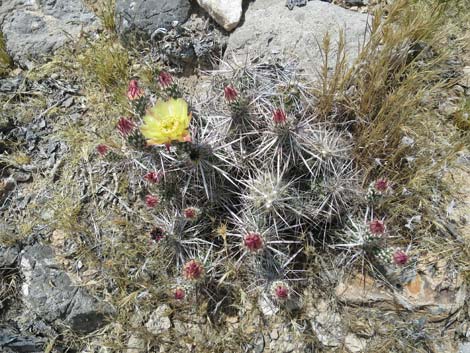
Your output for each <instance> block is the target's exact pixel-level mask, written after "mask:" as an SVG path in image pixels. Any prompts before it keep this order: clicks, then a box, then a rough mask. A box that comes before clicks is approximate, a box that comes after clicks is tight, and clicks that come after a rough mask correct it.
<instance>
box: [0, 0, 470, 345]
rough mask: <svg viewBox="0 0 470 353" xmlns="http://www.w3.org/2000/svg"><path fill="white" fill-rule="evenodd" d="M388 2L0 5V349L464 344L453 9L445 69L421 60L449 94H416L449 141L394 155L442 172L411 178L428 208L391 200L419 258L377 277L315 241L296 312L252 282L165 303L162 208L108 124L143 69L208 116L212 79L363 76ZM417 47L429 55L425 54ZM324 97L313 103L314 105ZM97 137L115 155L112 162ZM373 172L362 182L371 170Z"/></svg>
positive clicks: (462, 131) (459, 37) (463, 66)
mask: <svg viewBox="0 0 470 353" xmlns="http://www.w3.org/2000/svg"><path fill="white" fill-rule="evenodd" d="M382 5H383V4H380V3H375V2H374V3H372V2H371V3H370V4H369V3H367V2H364V1H362V0H361V1H349V0H346V1H345V2H336V3H329V2H324V1H316V0H311V1H306V0H304V1H299V0H289V1H287V2H285V1H284V0H256V1H242V0H232V1H223V0H221V1H216V0H197V1H191V2H190V1H187V0H177V1H176V0H171V1H170V0H168V1H162V0H147V1H128V0H116V2H115V3H114V1H101V2H98V3H92V2H82V1H67V0H55V1H46V0H44V1H42V0H41V1H33V2H31V1H21V0H6V1H3V2H2V3H0V29H1V33H2V36H1V37H0V41H1V43H0V54H1V55H0V61H1V62H0V74H1V78H0V104H1V106H2V110H1V116H0V138H1V140H0V177H1V179H0V214H1V219H0V274H1V282H0V350H1V351H2V352H128V353H138V352H139V353H140V352H286V353H287V352H439V353H457V352H460V353H465V352H470V343H469V342H470V341H469V340H470V306H469V304H470V303H469V300H468V298H469V294H468V293H469V288H468V285H469V284H470V282H469V270H470V259H469V256H470V230H469V222H470V219H469V218H470V216H469V214H470V211H469V210H470V208H469V202H470V201H469V199H468V195H470V190H469V187H470V184H469V180H470V178H469V167H470V165H469V163H470V154H469V152H468V146H469V140H468V129H469V120H468V119H469V115H468V114H470V112H469V109H470V98H469V97H470V55H469V51H468V48H466V47H465V46H464V45H463V44H462V43H464V42H465V39H468V27H465V26H466V25H465V21H464V19H465V17H463V19H460V18H459V16H455V22H453V23H450V24H449V26H448V27H443V28H446V30H449V35H448V36H447V37H446V38H445V40H446V42H445V43H443V42H441V43H439V44H440V45H442V46H445V47H446V48H447V46H448V49H449V52H450V53H449V55H448V57H447V59H446V60H445V62H444V63H441V62H438V60H437V59H436V62H435V63H433V62H432V59H429V60H428V62H431V64H432V65H435V66H439V65H442V68H441V69H440V70H442V71H440V72H441V73H442V76H445V75H446V77H442V78H441V81H439V82H438V84H436V85H438V86H439V91H438V93H436V94H435V95H433V96H432V98H433V99H434V100H433V101H432V102H429V99H430V98H429V97H426V94H422V92H421V91H420V92H416V95H417V96H418V95H420V97H421V94H422V97H423V98H422V99H423V101H425V100H426V99H428V101H427V103H426V104H425V105H426V106H427V107H428V108H429V107H430V109H431V110H432V112H433V114H434V113H435V115H436V119H437V120H436V122H437V123H436V125H423V126H422V129H423V130H426V132H429V131H430V133H429V134H428V135H425V134H424V133H423V135H422V136H433V137H434V136H435V137H436V141H437V142H435V141H433V142H435V143H436V144H437V146H438V147H437V148H435V149H433V150H432V153H431V154H427V151H423V152H422V151H421V150H419V149H416V150H414V151H415V152H413V153H411V154H409V155H408V154H407V153H408V150H407V148H409V146H412V147H413V145H414V144H416V145H418V144H419V143H420V138H421V137H420V136H421V135H420V132H419V131H409V130H407V126H406V125H403V126H402V127H401V130H403V131H402V132H403V134H404V136H406V137H407V138H408V139H406V138H405V139H404V140H403V139H402V140H401V141H402V143H401V144H400V146H401V147H400V153H403V154H401V155H400V156H401V157H400V158H401V159H400V160H406V162H403V163H405V164H406V163H410V164H412V163H413V161H414V160H420V158H423V159H427V160H429V161H431V160H432V163H429V165H426V167H425V168H427V169H429V170H432V171H433V174H432V176H433V177H432V178H431V179H424V177H423V179H420V176H419V175H420V174H416V178H415V179H413V180H411V181H410V183H409V184H407V185H412V186H416V185H417V184H418V185H419V184H420V183H421V182H422V180H425V182H426V183H428V184H429V188H428V189H429V190H431V191H430V192H429V193H428V194H425V195H423V196H420V197H421V199H420V200H419V203H417V204H416V205H418V204H419V206H416V207H418V208H419V209H418V210H415V211H417V212H414V213H413V212H410V211H409V210H405V209H404V208H403V215H402V214H398V211H396V210H402V208H400V207H399V206H400V205H399V203H400V201H396V200H401V199H399V198H397V199H394V200H395V201H391V202H390V204H387V206H386V207H389V209H386V212H385V213H387V214H388V215H390V214H391V213H392V212H395V211H396V212H397V214H392V215H391V217H390V218H392V219H394V222H396V227H397V229H399V231H397V233H400V234H401V233H403V234H406V236H405V235H403V240H400V239H399V240H397V241H396V244H395V243H394V245H399V246H405V247H407V249H408V252H407V254H408V256H409V258H410V261H409V263H408V265H407V266H406V267H405V268H400V269H397V268H392V267H390V268H385V269H377V268H375V267H374V266H372V265H371V264H369V263H367V261H365V260H364V259H362V263H361V261H356V262H354V261H352V259H351V254H350V251H349V250H348V251H344V249H341V247H340V246H337V244H335V243H334V242H333V243H331V242H330V243H328V242H326V243H325V241H324V240H323V241H318V242H316V243H314V244H309V246H307V247H305V249H304V251H303V255H302V256H304V257H305V261H304V268H303V271H304V272H305V275H304V276H303V277H304V278H303V281H304V282H303V284H302V285H301V286H300V287H299V288H300V289H299V291H300V293H299V300H298V301H297V302H296V303H295V304H293V305H292V307H288V308H286V307H280V306H279V305H276V303H274V302H273V301H272V300H271V299H272V298H270V297H269V296H268V295H259V296H254V295H252V293H249V292H245V291H244V290H243V289H241V288H242V287H240V288H239V287H236V288H237V291H238V292H237V294H236V296H234V297H233V298H232V297H230V298H229V299H227V300H225V301H224V300H222V301H220V302H219V303H218V304H217V305H214V303H213V302H211V301H210V300H206V299H204V298H198V299H197V300H195V301H193V302H185V303H183V304H181V303H177V302H175V301H174V300H171V298H170V299H169V298H168V289H167V288H165V286H166V284H167V279H166V277H165V275H164V273H163V272H164V271H163V270H162V269H163V268H165V266H166V264H165V263H166V261H167V259H166V258H165V254H162V253H159V252H158V250H154V249H153V248H152V244H149V240H148V238H147V237H146V235H145V234H146V226H147V223H148V219H149V215H148V213H147V211H146V210H145V207H144V206H143V204H142V198H143V194H142V192H143V191H142V188H143V186H142V182H141V181H140V179H139V178H140V177H139V175H140V174H139V173H141V171H142V170H141V166H140V165H139V159H138V158H137V157H135V156H136V155H135V154H133V152H132V151H129V150H128V149H127V147H126V146H125V145H123V143H122V139H121V138H120V136H118V135H117V134H116V132H115V126H116V121H117V119H118V117H119V116H122V115H124V114H128V113H129V111H130V108H129V104H128V103H129V102H128V101H127V98H126V89H127V84H128V81H129V80H130V79H131V78H133V77H138V78H139V80H141V81H142V82H144V83H148V84H149V85H151V83H152V82H153V81H154V80H155V74H156V72H157V71H158V70H156V68H158V69H159V70H160V69H161V68H164V69H165V70H166V71H168V72H171V73H172V74H173V75H174V77H178V80H179V83H180V85H181V86H182V87H184V90H185V94H187V96H189V97H192V98H189V99H192V100H191V104H193V105H194V107H196V108H197V107H199V106H204V104H208V103H207V101H209V100H210V99H208V98H207V97H208V95H207V94H208V93H207V92H209V91H210V89H211V87H213V86H214V85H215V83H214V82H216V81H217V78H218V77H219V75H227V74H231V73H232V72H238V71H237V70H239V71H243V70H245V69H246V68H247V67H261V68H262V69H263V68H266V67H267V68H271V69H272V68H275V69H272V70H273V72H275V73H276V74H278V75H280V76H283V77H287V78H292V80H296V81H297V80H298V81H300V82H303V84H304V87H306V91H308V90H309V89H310V88H311V90H312V91H314V89H315V87H317V86H316V83H318V82H320V81H321V77H322V70H323V71H324V72H326V76H328V77H330V76H331V75H334V73H335V72H338V70H340V69H341V67H342V65H344V66H345V67H350V66H352V65H356V66H357V67H361V65H367V63H366V62H365V61H364V62H365V64H364V63H362V64H361V61H359V62H355V60H356V59H357V58H359V60H363V59H364V58H363V57H362V56H361V55H360V53H359V49H358V48H359V46H360V45H361V43H362V44H364V43H366V42H367V41H368V40H369V38H370V28H371V27H374V25H373V21H374V17H373V16H372V15H371V13H372V12H373V11H375V10H377V9H380V8H381V6H382ZM455 6H457V5H455ZM388 10H389V9H388V8H387V11H388ZM387 11H386V12H384V13H379V12H374V14H375V16H376V17H375V18H377V16H379V15H381V16H384V18H385V17H387V15H389V12H387ZM403 11H404V10H403ZM391 13H392V14H393V12H391ZM459 21H461V22H459ZM467 25H468V23H467ZM327 32H328V33H329V35H330V38H331V45H330V47H329V49H330V52H331V53H332V54H333V55H332V56H331V57H330V60H329V61H328V62H327V63H325V57H324V56H322V52H321V51H320V49H319V48H323V49H325V45H326V43H325V41H324V37H325V35H326V33H327ZM342 34H344V37H343V35H342ZM424 37H425V36H423V38H420V39H422V40H420V41H419V43H423V42H424V43H425V45H427V44H426V42H425V40H426V38H424ZM343 38H344V42H342V40H343ZM338 43H339V44H338ZM406 44H407V43H404V44H403V47H402V48H401V47H397V48H394V50H396V53H397V54H396V56H392V57H395V58H396V60H397V61H399V60H400V58H401V56H400V55H401V54H400V53H401V51H402V49H403V48H406V50H407V53H406V55H407V56H406V57H407V58H409V57H410V56H409V55H412V54H410V52H413V50H415V51H419V52H420V53H421V52H424V51H425V50H423V49H416V47H414V46H406ZM408 44H409V43H408ZM435 44H436V43H433V45H435ZM384 47H385V45H384ZM428 49H429V51H433V50H434V51H435V48H432V46H429V48H428ZM337 53H340V55H336V54H337ZM341 53H347V57H345V58H344V59H343V58H342V56H341ZM6 54H8V56H7V55H6ZM431 57H432V55H431ZM423 62H424V59H423ZM431 64H423V65H431ZM257 65H259V66H257ZM391 67H393V65H391ZM429 67H434V66H429ZM262 69H260V70H262ZM271 69H270V70H271ZM210 70H215V71H210ZM270 72H271V71H270ZM358 72H359V71H358ZM319 77H320V78H319ZM323 77H325V76H323ZM395 79H396V80H398V81H399V80H401V79H404V78H403V77H395ZM432 84H435V82H433V83H432ZM427 85H431V83H427ZM320 87H321V86H320ZM351 87H352V88H354V90H356V91H360V90H361V89H363V87H360V86H359V85H356V86H355V87H353V86H351ZM427 87H428V86H426V85H424V86H423V87H420V89H422V90H423V91H426V90H427ZM347 88H349V89H348V90H347V92H342V91H340V88H339V87H336V88H335V89H337V90H338V91H337V92H336V91H334V90H333V91H329V90H328V89H329V88H328V89H325V86H323V90H321V89H320V90H319V91H320V93H319V94H317V93H315V95H316V97H317V96H322V97H335V99H336V98H338V97H339V96H341V97H340V98H341V99H344V100H342V101H341V102H342V103H344V104H343V105H339V104H338V105H335V106H334V108H333V111H334V114H331V115H328V117H329V118H334V117H337V116H339V115H341V114H342V113H341V112H342V110H343V109H346V108H345V106H348V105H351V106H352V105H354V104H355V101H353V98H352V97H353V96H354V95H355V92H354V90H352V89H351V88H350V87H347ZM315 92H317V91H315ZM339 92H341V93H339ZM433 94H434V93H433ZM312 96H313V94H312ZM436 97H438V98H436ZM349 98H350V99H349ZM316 99H317V98H316ZM338 99H339V98H338ZM325 101H327V100H325ZM367 101H368V100H367V99H364V100H363V101H362V102H363V104H364V105H366V103H367ZM321 102H324V101H323V100H321V99H320V98H318V101H315V103H316V104H318V106H319V107H320V106H322V105H321V104H320V103H321ZM345 102H346V103H345ZM407 102H408V101H407ZM325 104H326V103H325ZM396 104H398V105H400V104H401V101H398V102H397V103H396ZM392 105H393V104H392ZM196 108H195V109H196ZM372 110H373V107H372V108H371V109H370V111H372ZM377 114H379V113H377ZM417 114H418V112H417ZM356 118H357V117H356ZM357 119H359V120H360V119H366V117H358V118H357ZM430 120H431V118H430ZM409 136H412V137H409ZM385 140H386V138H385V137H384V141H385ZM99 143H106V144H107V145H109V146H111V148H112V149H113V150H114V151H116V153H117V155H118V157H119V158H118V159H117V160H116V161H105V160H103V159H102V158H100V157H99V155H98V154H97V152H96V146H97V145H98V144H99ZM384 144H385V142H384ZM403 146H404V147H403ZM410 148H411V147H410ZM410 150H411V149H410ZM448 151H452V153H450V152H448ZM358 153H359V152H358ZM451 156H452V158H451ZM407 158H408V159H407ZM410 161H411V162H410ZM375 162H377V163H378V164H380V159H377V161H374V163H375ZM361 163H362V162H358V164H361ZM400 163H401V162H400ZM364 164H365V161H364ZM362 167H363V169H364V173H363V174H361V175H364V177H363V178H364V180H363V181H361V182H362V183H365V182H366V181H368V180H369V179H367V173H368V172H370V170H372V167H370V169H368V167H366V166H364V165H363V166H362ZM387 168H388V167H387ZM423 168H424V167H423ZM391 169H392V167H390V169H389V171H390V170H391ZM392 172H393V171H390V173H392ZM397 174H400V172H398V171H397ZM429 180H431V182H430V181H429ZM417 189H418V188H416V190H417ZM412 191H413V192H414V191H415V190H414V189H413V190H412ZM401 192H402V193H403V195H405V194H406V192H407V189H406V188H405V187H403V189H402V190H401ZM422 204H426V205H427V204H430V205H431V206H432V207H431V208H430V209H431V210H432V212H433V214H432V216H429V215H426V214H425V213H424V211H421V208H420V207H421V206H422ZM423 209H424V206H423ZM217 231H218V232H219V233H218V234H221V233H220V232H221V231H220V228H219V229H218V230H217ZM353 262H354V263H353ZM232 280H234V281H237V280H238V279H237V278H235V279H233V278H232ZM219 284H220V283H219ZM227 297H229V295H228V294H227ZM219 306H220V307H219Z"/></svg>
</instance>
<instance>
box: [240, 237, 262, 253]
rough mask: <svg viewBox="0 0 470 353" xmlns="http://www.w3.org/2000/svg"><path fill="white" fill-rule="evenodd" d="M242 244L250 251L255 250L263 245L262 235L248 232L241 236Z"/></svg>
mask: <svg viewBox="0 0 470 353" xmlns="http://www.w3.org/2000/svg"><path fill="white" fill-rule="evenodd" d="M243 244H244V245H245V247H246V248H247V249H248V251H251V252H257V251H259V250H261V249H262V248H263V246H264V242H263V237H262V236H261V234H259V233H248V234H246V235H245V236H244V237H243Z"/></svg>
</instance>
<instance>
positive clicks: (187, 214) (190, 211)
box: [183, 207, 199, 221]
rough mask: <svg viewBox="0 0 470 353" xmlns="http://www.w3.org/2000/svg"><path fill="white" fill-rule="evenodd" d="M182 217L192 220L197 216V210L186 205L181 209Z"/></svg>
mask: <svg viewBox="0 0 470 353" xmlns="http://www.w3.org/2000/svg"><path fill="white" fill-rule="evenodd" d="M183 214H184V218H186V219H189V220H192V221H194V220H195V219H196V218H197V217H198V216H199V210H198V209H197V208H196V207H188V208H185V209H184V211H183Z"/></svg>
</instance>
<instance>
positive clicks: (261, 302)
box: [258, 295, 279, 316]
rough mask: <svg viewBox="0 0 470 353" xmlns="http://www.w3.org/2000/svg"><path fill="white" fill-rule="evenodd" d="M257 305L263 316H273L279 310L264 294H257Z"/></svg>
mask: <svg viewBox="0 0 470 353" xmlns="http://www.w3.org/2000/svg"><path fill="white" fill-rule="evenodd" d="M258 307H259V309H260V310H261V312H262V313H263V315H264V316H273V315H276V313H277V312H278V311H279V308H278V307H277V306H276V305H275V304H274V303H273V302H272V301H271V300H270V299H269V298H267V297H266V296H265V295H260V296H259V298H258Z"/></svg>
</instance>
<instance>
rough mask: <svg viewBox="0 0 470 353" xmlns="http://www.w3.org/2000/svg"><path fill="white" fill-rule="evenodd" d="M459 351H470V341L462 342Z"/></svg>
mask: <svg viewBox="0 0 470 353" xmlns="http://www.w3.org/2000/svg"><path fill="white" fill-rule="evenodd" d="M459 353H470V342H466V343H462V344H461V345H460V348H459Z"/></svg>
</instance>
